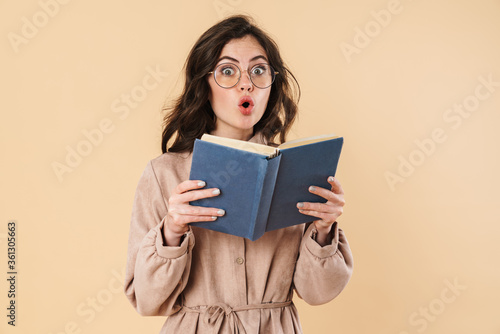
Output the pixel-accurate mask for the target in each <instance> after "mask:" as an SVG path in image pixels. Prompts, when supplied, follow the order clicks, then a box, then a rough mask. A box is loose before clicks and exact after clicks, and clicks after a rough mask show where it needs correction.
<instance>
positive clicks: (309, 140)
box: [278, 133, 339, 150]
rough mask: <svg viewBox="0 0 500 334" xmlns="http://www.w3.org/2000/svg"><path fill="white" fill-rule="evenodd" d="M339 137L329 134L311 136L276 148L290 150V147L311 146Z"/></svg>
mask: <svg viewBox="0 0 500 334" xmlns="http://www.w3.org/2000/svg"><path fill="white" fill-rule="evenodd" d="M338 137H339V136H337V135H335V134H333V133H330V134H326V135H319V136H312V137H306V138H299V139H294V140H290V141H287V142H285V143H283V144H281V145H280V146H278V149H280V150H282V149H285V148H291V147H296V146H302V145H307V144H312V143H316V142H320V141H324V140H328V139H333V138H338Z"/></svg>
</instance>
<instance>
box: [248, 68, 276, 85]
mask: <svg viewBox="0 0 500 334" xmlns="http://www.w3.org/2000/svg"><path fill="white" fill-rule="evenodd" d="M250 76H251V78H252V82H253V84H254V85H255V86H257V87H259V88H267V87H269V86H271V85H272V84H273V82H274V70H273V68H272V67H271V66H270V65H268V64H257V65H255V66H254V67H252V70H251V71H250Z"/></svg>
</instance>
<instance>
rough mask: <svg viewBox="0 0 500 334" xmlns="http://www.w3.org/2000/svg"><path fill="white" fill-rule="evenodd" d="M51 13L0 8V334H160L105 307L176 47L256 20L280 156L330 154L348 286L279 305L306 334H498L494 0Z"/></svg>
mask: <svg viewBox="0 0 500 334" xmlns="http://www.w3.org/2000/svg"><path fill="white" fill-rule="evenodd" d="M66 2H67V3H64V1H62V0H61V1H60V2H55V0H41V1H40V2H38V1H35V0H29V1H22V2H19V1H13V0H10V1H3V2H2V3H1V4H0V13H1V14H0V16H1V22H2V23H1V31H0V33H1V35H2V36H3V37H2V39H1V41H2V42H1V49H2V53H1V54H2V61H1V64H0V67H1V73H2V81H1V82H2V83H1V85H2V86H1V91H2V95H1V96H2V100H1V106H2V111H1V115H2V116H1V122H0V136H1V160H0V161H1V176H0V181H1V183H0V184H1V188H0V189H1V194H0V206H1V207H0V209H1V212H0V222H1V225H0V238H1V239H0V241H1V245H0V247H1V253H0V254H1V255H0V258H1V259H2V260H1V262H2V264H1V265H0V267H2V268H3V269H2V272H3V273H4V274H2V277H3V275H6V271H7V270H6V269H5V268H6V262H7V260H6V240H5V237H6V234H5V233H6V229H7V222H8V220H9V219H14V220H16V221H17V223H18V259H17V261H18V267H17V269H18V271H19V276H18V288H17V289H18V299H17V304H18V309H17V311H18V314H17V315H18V317H17V326H16V327H15V328H12V327H11V326H7V325H6V322H7V318H6V317H5V314H6V311H5V308H6V307H7V298H6V295H7V284H6V280H5V278H4V279H2V280H1V283H0V289H1V290H0V296H1V297H0V302H1V309H2V310H4V311H2V316H1V319H3V320H2V321H1V325H0V328H1V331H2V333H5V332H7V333H41V334H49V333H52V334H56V333H57V334H60V333H157V332H158V331H159V329H160V327H161V325H162V323H163V321H164V318H161V317H157V318H155V317H150V318H144V317H141V316H139V315H138V314H137V313H136V312H135V311H134V310H133V308H132V306H131V305H130V304H129V303H128V301H127V300H126V299H125V296H124V294H123V293H122V292H121V284H122V281H123V280H122V272H123V269H124V266H125V260H126V243H127V237H128V228H129V226H128V225H129V219H130V212H131V206H132V200H133V194H134V191H135V187H136V185H137V181H138V179H139V176H140V175H141V172H142V170H143V169H144V167H145V165H146V163H147V161H148V160H149V159H152V158H154V157H156V156H158V155H159V154H160V153H161V151H160V138H161V137H160V135H161V116H162V114H161V112H160V108H161V106H162V104H163V102H164V101H165V99H171V98H172V97H174V96H176V93H177V92H178V91H179V87H180V72H181V68H182V65H183V63H184V60H185V58H186V56H187V53H188V52H189V49H190V48H191V46H192V44H193V43H194V42H195V40H196V39H197V37H198V36H199V35H200V34H201V33H203V32H204V31H205V30H206V29H207V28H208V27H210V26H211V25H212V24H214V23H215V22H216V21H217V20H219V19H220V18H222V17H224V16H226V15H228V14H231V13H248V14H251V15H253V16H254V17H255V19H256V20H257V22H258V23H259V24H260V25H261V26H262V27H264V28H265V29H266V30H267V31H269V32H270V33H271V34H272V36H274V37H275V38H276V40H277V41H278V43H279V45H280V47H281V51H282V54H283V56H284V58H285V60H286V61H287V62H288V64H289V65H290V67H291V69H292V70H293V72H294V73H295V74H296V76H297V78H298V79H299V81H300V84H301V87H302V93H303V98H302V100H301V103H300V110H301V113H300V118H299V120H298V122H297V123H296V124H295V126H294V128H293V131H292V133H291V135H290V137H289V139H294V138H297V137H303V136H308V135H314V134H320V133H329V132H332V131H333V132H336V133H338V134H341V135H343V136H344V138H345V146H344V151H343V153H342V157H341V158H342V159H341V162H340V164H339V169H338V174H337V176H338V178H339V180H340V181H341V183H342V185H343V187H344V189H345V192H346V200H347V205H346V207H345V213H344V215H343V216H342V217H341V220H340V221H341V225H342V227H343V228H344V230H345V231H346V233H347V236H348V238H349V241H350V244H351V247H352V249H353V252H354V258H355V270H354V275H353V277H352V280H351V282H350V283H349V285H348V287H347V288H346V290H345V291H344V292H343V293H342V294H341V295H340V296H339V297H338V298H337V299H336V300H334V301H332V302H331V303H329V304H327V305H322V306H316V307H313V306H309V305H306V304H304V303H302V302H301V301H298V300H296V302H297V307H298V308H299V313H300V316H301V321H302V324H303V328H304V331H305V332H306V333H315V334H322V333H344V334H347V333H384V334H385V333H387V334H414V333H429V334H431V333H439V334H441V333H454V334H459V333H495V334H498V333H500V319H499V317H498V314H499V310H500V308H499V306H498V300H499V299H500V289H499V284H498V282H499V281H500V269H499V259H498V254H499V253H500V246H499V242H498V238H499V235H500V234H499V232H500V224H499V223H500V219H499V213H498V209H497V207H498V206H497V205H498V201H499V199H500V198H499V195H498V189H499V188H500V182H499V178H498V169H499V167H500V157H499V149H498V142H499V140H500V135H499V132H498V129H497V128H498V126H499V121H500V116H499V111H500V110H499V107H500V62H499V59H500V43H499V32H500V19H499V15H500V2H499V1H498V0H495V1H493V0H483V1H474V2H473V1H465V0H462V1H457V0H454V1H452V0H442V1H429V0H418V1H410V0H401V1H387V0H383V1H367V0H365V1H352V2H347V1H317V0H313V1H308V2H307V3H306V2H305V1H263V0H255V1H249V0H216V1H212V0H209V1H195V2H193V1H186V2H180V1H175V2H174V1H146V2H139V1H106V2H105V3H103V2H102V1H77V0H73V1H66ZM43 4H51V5H50V6H49V5H43ZM43 7H46V9H45V11H48V12H50V13H51V15H48V14H44V9H43ZM388 8H389V9H390V10H391V11H392V12H391V11H388ZM377 13H378V14H377ZM388 13H390V17H389V15H387V14H388ZM384 14H385V15H384ZM376 17H378V20H379V21H380V22H381V23H378V21H377V19H376ZM29 22H31V24H33V22H34V23H36V24H37V25H38V27H37V26H36V25H35V26H34V27H35V29H33V27H31V28H32V29H31V30H30V29H29V25H30V23H29ZM360 31H361V32H360ZM362 31H364V32H362ZM367 32H368V35H366V34H367ZM342 50H344V51H342ZM154 70H157V71H160V72H163V73H160V75H159V76H158V77H157V81H154V80H150V79H148V78H147V77H148V75H149V74H148V73H149V72H148V71H154ZM144 78H146V80H148V81H147V84H148V87H149V88H150V90H147V89H145V88H144V87H143V80H144ZM481 80H483V81H488V80H490V81H492V82H493V83H492V84H490V85H489V86H485V84H484V83H482V81H481ZM152 85H154V86H155V87H152ZM488 89H489V90H488ZM141 93H142V95H141ZM131 94H132V96H133V97H135V98H132V101H131V102H130V106H129V107H127V106H126V104H124V103H123V102H122V101H121V98H122V97H123V96H124V95H131ZM476 96H477V97H476ZM479 97H480V99H479ZM455 104H456V105H461V104H466V105H467V108H469V109H471V110H473V111H472V112H470V114H465V113H464V114H463V115H464V116H459V114H458V113H457V112H456V111H453V109H452V110H451V111H449V109H450V108H453V106H454V105H455ZM464 110H465V109H464ZM115 111H118V112H115ZM467 113H469V112H467ZM106 122H107V123H106ZM99 126H101V127H103V128H104V130H106V131H107V133H103V136H102V138H99V135H97V134H96V130H95V129H96V128H99ZM436 129H437V130H436ZM85 131H90V133H94V135H95V137H94V142H95V144H92V145H91V146H85V141H86V137H85V135H84V132H85ZM433 133H434V139H432V138H433ZM431 140H433V144H431V142H430V141H431ZM415 141H417V142H423V143H426V145H427V146H425V147H424V150H425V151H427V153H425V152H423V153H422V149H419V146H417V144H416V143H415ZM77 148H78V149H80V151H82V152H84V153H85V154H86V156H83V157H82V158H81V161H78V160H75V158H73V160H72V164H73V167H71V168H69V167H68V170H67V171H66V172H65V173H63V174H62V176H61V175H60V177H59V178H58V176H57V175H56V173H55V172H54V169H53V165H54V164H57V163H60V164H66V162H65V159H66V156H67V154H68V150H76V149H77ZM419 152H420V153H419ZM401 159H405V160H406V161H408V160H410V161H413V165H415V166H413V167H411V168H410V167H408V166H405V167H400V164H401V161H402V160H401ZM398 168H399V169H401V170H400V171H399V172H398ZM405 168H406V169H405ZM69 170H71V171H69ZM400 172H401V173H403V174H404V176H399V179H396V178H395V175H397V174H398V173H400ZM388 173H392V174H390V175H392V178H393V180H396V181H394V182H395V183H392V185H391V183H390V182H388V180H387V175H389V174H388ZM449 285H458V287H456V288H455V289H451V288H450V287H449Z"/></svg>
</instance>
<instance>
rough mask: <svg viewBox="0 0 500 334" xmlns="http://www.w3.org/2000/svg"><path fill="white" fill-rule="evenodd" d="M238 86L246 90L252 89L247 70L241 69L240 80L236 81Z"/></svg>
mask: <svg viewBox="0 0 500 334" xmlns="http://www.w3.org/2000/svg"><path fill="white" fill-rule="evenodd" d="M238 87H239V88H240V89H241V90H242V91H245V90H248V91H252V90H253V83H252V80H250V74H248V71H243V72H242V73H241V78H240V82H239V83H238Z"/></svg>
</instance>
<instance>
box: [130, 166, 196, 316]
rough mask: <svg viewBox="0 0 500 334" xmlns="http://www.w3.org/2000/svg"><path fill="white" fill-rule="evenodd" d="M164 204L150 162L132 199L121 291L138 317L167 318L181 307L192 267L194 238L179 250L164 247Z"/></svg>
mask: <svg viewBox="0 0 500 334" xmlns="http://www.w3.org/2000/svg"><path fill="white" fill-rule="evenodd" d="M167 213H168V210H167V201H166V200H165V198H164V196H163V194H162V189H161V188H160V185H159V183H158V180H157V178H156V174H155V171H154V169H153V165H152V162H151V161H150V162H149V163H148V165H147V166H146V169H145V170H144V172H143V174H142V176H141V178H140V180H139V183H138V186H137V189H136V192H135V197H134V203H133V206H132V217H131V222H130V231H129V239H128V252H127V266H126V274H125V285H124V291H125V295H126V296H127V298H128V300H129V301H130V302H131V303H132V305H133V306H134V308H135V309H136V310H137V312H138V313H139V314H141V315H149V316H151V315H163V316H168V315H170V314H173V313H175V312H177V311H178V310H179V309H180V308H181V305H180V300H179V299H180V297H179V296H180V294H181V293H182V291H183V290H184V288H185V286H186V282H187V280H188V277H189V271H190V268H191V251H192V248H193V246H194V236H193V234H192V232H191V230H190V231H189V232H187V234H186V235H185V237H184V239H183V241H182V243H181V245H180V246H178V247H170V246H165V245H164V242H163V224H164V222H165V219H166V217H167Z"/></svg>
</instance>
